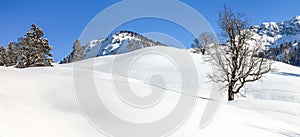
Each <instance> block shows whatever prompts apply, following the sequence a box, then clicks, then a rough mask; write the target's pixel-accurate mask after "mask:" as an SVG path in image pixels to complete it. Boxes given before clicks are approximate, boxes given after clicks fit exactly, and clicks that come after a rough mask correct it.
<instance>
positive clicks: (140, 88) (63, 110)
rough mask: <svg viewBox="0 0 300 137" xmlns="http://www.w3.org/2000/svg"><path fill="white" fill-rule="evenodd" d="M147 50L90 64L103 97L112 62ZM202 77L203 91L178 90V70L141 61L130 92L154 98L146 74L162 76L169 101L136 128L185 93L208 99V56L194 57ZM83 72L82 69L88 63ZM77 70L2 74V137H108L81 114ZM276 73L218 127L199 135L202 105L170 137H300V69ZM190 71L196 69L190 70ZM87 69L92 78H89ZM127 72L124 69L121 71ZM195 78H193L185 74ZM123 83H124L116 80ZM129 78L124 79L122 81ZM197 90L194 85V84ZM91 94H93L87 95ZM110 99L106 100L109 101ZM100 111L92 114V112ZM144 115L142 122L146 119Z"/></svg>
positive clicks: (224, 111) (152, 58) (134, 117)
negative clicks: (76, 91)
mask: <svg viewBox="0 0 300 137" xmlns="http://www.w3.org/2000/svg"><path fill="white" fill-rule="evenodd" d="M151 48H157V49H158V50H160V51H163V52H169V53H176V54H178V56H180V54H181V53H182V54H185V53H186V51H185V50H182V49H175V48H168V47H151ZM151 48H145V49H141V50H137V51H134V52H130V53H127V54H121V55H117V56H104V57H100V58H97V59H89V60H85V61H83V62H89V61H92V62H94V64H95V68H96V69H95V71H96V72H95V73H94V77H95V83H96V85H97V87H98V88H99V89H105V94H109V93H110V92H111V93H112V92H114V91H113V90H114V89H113V88H112V86H111V83H112V76H113V75H118V74H111V68H112V65H113V64H112V62H116V61H114V59H115V57H120V58H121V59H120V60H119V61H126V59H127V58H129V57H131V56H135V55H137V54H138V53H141V52H147V51H148V50H150V49H151ZM190 55H191V57H192V59H193V60H194V61H195V65H196V69H197V71H198V77H199V82H200V83H199V85H200V87H193V85H189V84H186V85H178V83H180V82H181V81H180V79H177V78H178V77H181V76H180V75H179V73H178V72H177V70H176V66H174V64H172V62H171V61H169V60H166V59H162V58H161V57H160V56H156V55H155V54H153V55H151V54H150V55H147V56H143V57H142V58H140V60H137V62H135V64H134V65H133V67H132V68H131V69H130V71H129V72H128V75H129V78H130V80H129V83H130V86H131V88H132V90H133V91H134V92H135V93H136V94H137V95H140V96H144V95H147V94H149V92H151V91H149V88H154V87H153V85H148V84H147V83H149V78H148V77H147V74H149V73H153V74H154V73H156V72H159V73H160V74H162V75H163V76H164V78H165V83H166V84H165V85H159V83H158V85H159V86H165V87H164V88H165V89H166V90H165V92H166V94H167V95H168V96H169V98H167V99H166V100H165V104H166V105H165V106H161V107H160V108H158V109H157V110H160V111H155V109H153V113H134V114H131V116H126V115H125V114H124V115H120V117H127V118H130V119H129V120H130V121H139V120H141V121H147V120H152V119H155V118H157V117H159V116H162V115H163V113H166V112H168V111H169V110H170V109H172V107H173V106H172V104H175V103H176V101H177V98H178V96H179V95H180V93H178V92H174V91H179V90H180V88H181V87H180V86H188V87H189V88H190V89H199V96H201V97H209V92H210V89H211V86H210V85H211V84H209V83H208V81H209V80H208V79H207V77H206V76H207V73H208V72H210V69H211V66H210V65H209V63H207V62H205V61H204V60H205V58H206V57H205V56H202V55H198V54H192V53H190ZM83 64H84V63H83ZM72 66H73V64H66V65H55V67H53V68H29V69H22V70H20V69H15V68H3V67H1V68H0V76H1V80H0V137H98V136H99V137H102V136H104V135H102V134H101V133H100V132H98V131H97V130H96V129H95V128H94V127H93V126H92V125H91V124H90V123H89V122H88V120H87V119H86V118H85V116H84V115H83V114H82V112H81V111H80V109H79V107H78V103H77V98H76V94H75V91H74V83H73V76H72V72H73V71H72V70H73V69H72ZM274 66H275V67H276V68H277V70H278V71H277V72H271V73H269V74H267V75H266V76H265V77H264V78H263V79H262V81H260V82H256V83H253V84H250V85H248V86H247V87H246V89H245V90H244V91H245V94H246V96H247V97H246V98H238V99H237V100H236V101H234V102H227V101H226V99H224V103H223V104H222V105H221V107H220V110H219V111H218V113H217V115H216V117H215V119H213V121H212V122H211V123H210V124H209V125H208V126H207V127H205V128H202V129H199V122H200V119H201V115H202V113H203V111H204V107H205V105H206V103H207V100H204V99H200V98H199V99H198V102H197V105H196V107H195V110H194V111H193V113H192V114H191V116H190V118H189V119H188V120H187V121H186V122H185V123H184V125H183V126H182V127H181V128H179V129H178V130H176V131H175V132H174V133H173V134H171V135H170V136H176V137H199V136H204V137H210V136H211V137H216V136H231V137H255V136H263V137H277V136H279V137H280V136H289V137H297V136H300V90H299V89H300V84H299V81H300V68H297V67H292V66H289V65H286V64H282V63H275V65H274ZM185 67H190V66H185ZM86 68H88V66H82V70H83V71H90V70H89V69H86ZM85 69H86V70H85ZM119 69H122V68H119ZM184 74H186V75H192V74H190V73H184ZM118 77H120V79H114V80H115V81H118V80H119V82H122V80H123V78H124V76H122V75H118ZM122 77H123V78H122ZM191 83H192V82H191ZM86 89H87V90H89V87H86ZM106 97H107V96H106ZM105 100H106V101H107V102H109V103H108V105H109V106H110V107H111V108H110V109H111V110H112V111H114V112H116V113H117V112H118V111H120V112H122V111H123V110H122V108H121V106H122V105H124V104H121V103H122V102H118V101H117V98H113V97H112V98H105ZM93 107H95V109H96V108H97V106H91V108H93ZM141 114H143V116H141Z"/></svg>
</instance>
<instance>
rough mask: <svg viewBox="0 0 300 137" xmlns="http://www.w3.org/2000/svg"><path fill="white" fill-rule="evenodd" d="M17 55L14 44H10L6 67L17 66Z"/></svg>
mask: <svg viewBox="0 0 300 137" xmlns="http://www.w3.org/2000/svg"><path fill="white" fill-rule="evenodd" d="M17 60H18V57H17V54H16V51H15V46H14V44H13V43H11V42H10V43H8V49H7V58H6V66H8V67H9V66H13V65H16V64H17Z"/></svg>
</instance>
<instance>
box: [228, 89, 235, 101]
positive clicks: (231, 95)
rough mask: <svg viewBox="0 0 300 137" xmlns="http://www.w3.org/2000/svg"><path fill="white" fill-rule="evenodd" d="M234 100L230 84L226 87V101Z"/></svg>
mask: <svg viewBox="0 0 300 137" xmlns="http://www.w3.org/2000/svg"><path fill="white" fill-rule="evenodd" d="M233 100H234V92H233V91H232V86H229V87H228V101H233Z"/></svg>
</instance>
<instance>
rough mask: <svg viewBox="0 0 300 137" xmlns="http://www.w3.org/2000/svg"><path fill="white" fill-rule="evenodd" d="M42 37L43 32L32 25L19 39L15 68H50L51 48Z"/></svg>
mask: <svg viewBox="0 0 300 137" xmlns="http://www.w3.org/2000/svg"><path fill="white" fill-rule="evenodd" d="M43 36H44V32H43V30H42V29H40V28H38V27H37V26H36V25H35V24H32V27H31V29H30V30H29V31H28V32H27V33H26V34H25V36H24V37H23V38H20V39H19V43H18V44H19V50H18V55H19V62H18V64H17V68H26V67H40V66H52V63H53V59H52V54H51V53H50V51H51V50H52V47H51V46H49V44H48V40H47V39H46V38H43Z"/></svg>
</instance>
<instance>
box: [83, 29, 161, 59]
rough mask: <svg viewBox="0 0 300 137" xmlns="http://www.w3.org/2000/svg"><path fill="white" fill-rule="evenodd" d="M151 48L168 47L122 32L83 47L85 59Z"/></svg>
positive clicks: (137, 35)
mask: <svg viewBox="0 0 300 137" xmlns="http://www.w3.org/2000/svg"><path fill="white" fill-rule="evenodd" d="M151 46H167V45H165V44H162V43H161V42H158V41H153V40H151V39H148V38H147V37H145V36H143V35H140V34H138V33H136V32H133V31H128V30H121V31H118V32H115V33H112V34H110V35H109V36H108V37H106V38H102V39H99V40H92V41H90V42H88V43H86V44H85V45H83V49H84V56H85V59H88V58H93V57H98V56H106V55H115V54H121V53H127V52H130V51H133V50H137V49H140V48H145V47H151Z"/></svg>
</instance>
